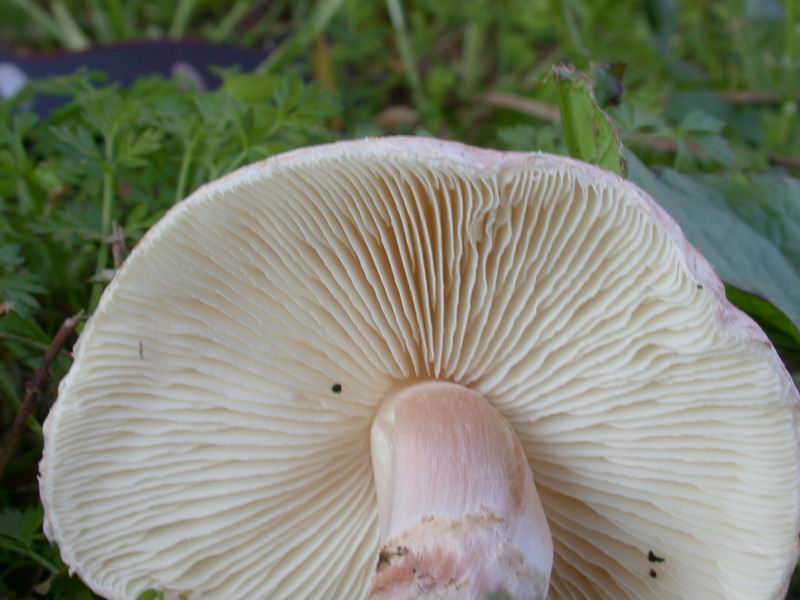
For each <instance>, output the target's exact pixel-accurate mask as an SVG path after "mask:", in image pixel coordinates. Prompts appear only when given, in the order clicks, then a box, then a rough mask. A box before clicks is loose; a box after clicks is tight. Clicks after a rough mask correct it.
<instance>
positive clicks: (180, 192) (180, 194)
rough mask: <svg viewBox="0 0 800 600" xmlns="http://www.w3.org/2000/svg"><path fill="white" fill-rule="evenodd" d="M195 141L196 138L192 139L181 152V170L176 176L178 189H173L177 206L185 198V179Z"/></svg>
mask: <svg viewBox="0 0 800 600" xmlns="http://www.w3.org/2000/svg"><path fill="white" fill-rule="evenodd" d="M196 141H197V138H196V137H192V138H191V139H190V140H189V143H187V144H186V148H185V150H184V151H183V158H182V159H181V170H180V173H179V174H178V187H176V188H175V203H176V204H177V203H178V202H180V201H181V200H183V199H184V197H185V196H186V179H187V177H188V175H189V165H190V164H191V163H192V154H194V146H195V142H196Z"/></svg>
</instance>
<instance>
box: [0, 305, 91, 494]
mask: <svg viewBox="0 0 800 600" xmlns="http://www.w3.org/2000/svg"><path fill="white" fill-rule="evenodd" d="M82 316H83V311H81V312H79V313H78V314H76V315H73V316H71V317H69V318H68V319H66V320H65V321H64V322H63V323H62V324H61V327H59V328H58V331H57V332H56V335H55V337H53V341H52V342H50V346H48V348H47V351H46V352H45V353H44V358H42V364H41V366H40V367H39V368H38V369H36V372H35V373H34V374H33V377H31V378H30V379H29V380H28V382H27V383H26V384H25V399H24V400H23V401H22V404H20V407H19V409H18V410H17V416H16V417H15V418H14V422H13V423H12V424H11V429H10V430H9V432H8V435H7V436H6V441H5V445H4V446H3V450H2V452H0V478H2V476H3V473H4V472H5V470H6V467H7V466H8V463H10V462H11V459H12V458H13V457H14V454H15V453H16V452H17V448H18V447H19V443H20V441H21V440H22V430H23V428H24V427H25V423H26V422H27V420H28V417H30V416H31V414H32V413H33V410H34V408H35V407H36V400H37V399H38V397H39V395H40V394H41V393H42V392H43V391H44V388H45V386H46V385H47V382H48V381H49V380H50V363H52V362H53V360H54V359H55V357H56V356H58V353H59V352H60V351H61V347H62V346H63V345H64V343H65V342H66V341H67V340H68V339H69V338H70V336H72V334H73V333H74V332H75V328H76V327H77V326H78V323H79V322H80V320H81V317H82Z"/></svg>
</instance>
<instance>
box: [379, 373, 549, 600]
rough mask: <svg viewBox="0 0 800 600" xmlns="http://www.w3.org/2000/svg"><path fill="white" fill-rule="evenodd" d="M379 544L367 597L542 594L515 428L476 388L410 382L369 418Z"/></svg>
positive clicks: (544, 551)
mask: <svg viewBox="0 0 800 600" xmlns="http://www.w3.org/2000/svg"><path fill="white" fill-rule="evenodd" d="M371 444H372V466H373V471H374V474H375V485H376V488H377V494H378V512H379V515H380V528H381V529H380V536H381V552H380V557H379V559H378V566H377V572H376V574H375V578H374V579H373V583H372V589H371V592H370V598H373V599H378V598H381V599H384V598H386V599H388V598H419V597H435V598H451V597H452V598H480V599H481V600H483V599H484V598H486V597H487V596H489V597H490V596H492V595H497V596H499V597H504V598H505V597H508V598H515V599H516V598H526V599H530V598H544V597H545V595H546V594H547V589H548V586H549V581H550V570H551V567H552V564H553V542H552V539H551V537H550V529H549V527H548V526H547V520H546V518H545V515H544V511H543V510H542V505H541V503H540V502H539V496H538V495H537V493H536V487H535V486H534V483H533V475H532V474H531V471H530V468H529V467H528V462H527V459H526V458H525V453H524V452H523V450H522V445H521V444H520V442H519V439H517V436H516V435H515V434H514V432H513V431H512V429H511V427H510V426H509V425H508V423H506V421H505V420H504V419H503V417H502V416H501V415H500V414H499V413H498V412H497V411H496V410H495V409H494V408H492V407H491V406H490V405H489V403H488V402H487V401H486V400H485V399H484V398H483V397H482V396H481V395H480V394H477V393H476V392H473V391H471V390H468V389H466V388H464V387H462V386H460V385H456V384H453V383H447V382H441V381H430V382H424V383H417V384H414V385H412V386H410V387H408V388H405V389H403V390H401V391H400V392H398V393H397V394H395V395H394V396H392V397H390V398H388V399H387V400H386V401H385V402H384V404H383V406H382V407H381V409H380V411H379V412H378V415H377V416H376V418H375V421H374V422H373V424H372V437H371Z"/></svg>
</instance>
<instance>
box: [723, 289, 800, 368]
mask: <svg viewBox="0 0 800 600" xmlns="http://www.w3.org/2000/svg"><path fill="white" fill-rule="evenodd" d="M725 292H726V295H727V296H728V300H730V301H731V302H732V303H733V304H735V305H736V306H737V307H738V308H740V309H741V310H743V311H744V312H746V313H747V314H748V315H750V316H751V317H752V318H753V319H755V320H756V321H757V322H758V324H759V325H760V326H761V328H762V329H763V330H764V331H765V333H766V334H767V335H768V336H769V338H770V339H771V340H772V341H773V342H774V343H775V344H776V345H777V346H779V347H780V348H781V350H782V353H784V354H791V355H792V356H794V357H796V358H800V329H798V328H797V327H795V325H794V324H793V323H792V322H791V320H790V319H789V317H787V316H786V315H784V314H783V313H782V312H781V311H779V310H778V309H777V308H775V307H774V306H773V305H772V304H770V303H769V302H767V301H766V300H764V299H763V298H759V297H758V296H755V295H753V294H748V293H747V292H745V291H743V290H740V289H738V288H736V287H734V286H732V285H727V286H725Z"/></svg>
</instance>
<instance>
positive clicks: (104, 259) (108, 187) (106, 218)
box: [89, 167, 114, 312]
mask: <svg viewBox="0 0 800 600" xmlns="http://www.w3.org/2000/svg"><path fill="white" fill-rule="evenodd" d="M110 168H111V167H107V169H106V172H105V173H104V174H103V212H102V217H101V224H100V236H101V238H102V239H101V241H100V249H99V250H98V251H97V263H96V264H95V269H94V274H95V277H97V276H99V275H102V273H103V270H104V269H105V268H106V263H108V244H107V243H106V238H107V237H108V235H109V234H110V233H111V207H112V204H113V201H114V175H113V173H112V172H111V170H110ZM104 287H105V286H104V284H103V283H102V282H100V281H97V282H95V283H94V285H93V286H92V297H91V300H90V301H89V310H90V311H91V312H94V309H95V308H97V303H98V302H99V301H100V294H101V292H102V291H103V288H104Z"/></svg>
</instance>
